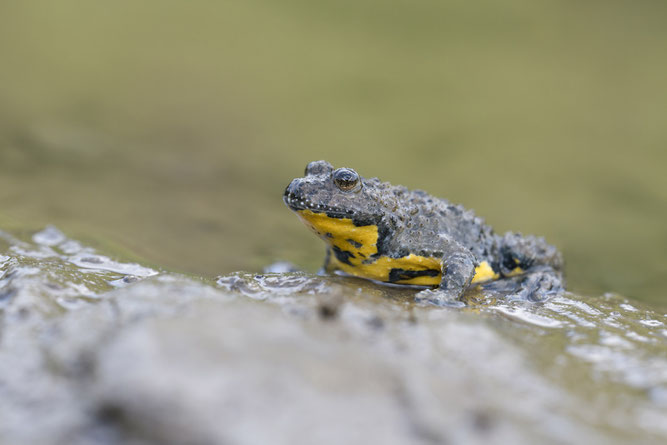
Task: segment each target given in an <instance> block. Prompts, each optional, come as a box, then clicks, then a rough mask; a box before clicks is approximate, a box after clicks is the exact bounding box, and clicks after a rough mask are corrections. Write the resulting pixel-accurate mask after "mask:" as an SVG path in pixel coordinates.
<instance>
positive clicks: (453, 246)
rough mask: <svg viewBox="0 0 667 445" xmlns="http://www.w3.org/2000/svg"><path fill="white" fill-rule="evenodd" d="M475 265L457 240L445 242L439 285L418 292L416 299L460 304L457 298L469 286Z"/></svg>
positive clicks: (469, 254) (441, 303) (475, 262)
mask: <svg viewBox="0 0 667 445" xmlns="http://www.w3.org/2000/svg"><path fill="white" fill-rule="evenodd" d="M476 266H477V260H476V259H475V256H474V255H473V254H472V252H470V250H468V249H466V248H465V247H463V246H462V245H460V244H459V243H457V242H454V241H449V242H447V243H446V244H445V248H444V252H443V258H442V279H441V280H440V287H438V288H436V289H426V290H423V291H421V292H419V293H418V294H417V295H416V298H415V299H416V301H421V302H428V303H433V304H437V305H441V306H442V305H451V304H455V305H458V304H460V302H459V301H458V299H459V297H460V296H461V295H463V293H464V292H465V291H466V289H467V288H468V286H470V282H471V281H472V279H473V277H474V276H475V267H476Z"/></svg>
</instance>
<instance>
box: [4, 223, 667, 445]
mask: <svg viewBox="0 0 667 445" xmlns="http://www.w3.org/2000/svg"><path fill="white" fill-rule="evenodd" d="M414 292H415V290H414V289H406V288H405V287H402V288H397V287H394V288H391V287H385V286H376V285H374V284H373V283H370V282H367V281H360V280H355V279H346V278H341V277H315V276H311V275H307V274H299V273H296V274H262V275H252V274H233V275H226V276H222V277H219V278H218V279H217V280H216V281H215V282H213V281H210V282H201V281H194V280H192V279H189V278H185V277H182V276H178V275H174V274H168V273H157V272H156V271H154V270H152V269H150V268H146V267H142V266H139V265H136V264H130V263H124V262H116V261H112V260H110V259H109V258H108V257H107V256H105V255H103V254H101V253H100V252H97V251H95V250H93V249H91V248H90V247H87V246H85V245H83V244H81V243H79V242H77V241H75V240H72V239H69V238H67V237H65V236H64V235H63V234H62V233H61V232H59V231H58V230H57V229H55V228H53V227H51V228H48V229H46V230H44V231H41V232H38V233H36V234H33V235H32V236H30V235H26V234H24V235H21V236H18V237H17V236H14V235H12V234H9V233H7V232H0V309H2V311H1V312H0V317H1V318H0V327H1V331H0V339H1V340H2V341H1V342H0V443H1V444H3V445H4V444H7V445H10V444H11V445H16V444H44V443H49V444H63V445H64V444H67V445H79V444H97V445H99V444H102V445H105V444H108V445H112V444H133V445H135V444H136V445H138V444H141V445H148V444H184V443H191V444H218V443H234V444H264V443H275V444H312V443H318V444H340V443H346V444H368V443H384V444H421V443H424V444H433V443H466V444H476V443H479V444H494V443H497V444H506V443H516V444H524V443H525V444H534V443H545V444H547V443H554V444H555V443H587V444H617V443H618V444H624V443H661V442H664V441H666V440H667V425H666V424H665V422H664V419H665V416H667V348H666V347H665V345H666V343H667V330H666V329H665V323H667V315H666V314H663V313H658V312H654V311H652V310H649V309H646V308H645V307H642V306H641V304H636V303H633V302H630V301H627V300H625V299H624V298H621V297H617V296H611V295H608V296H605V297H601V298H591V299H587V300H586V301H584V300H583V299H582V298H581V297H579V296H577V295H574V294H567V295H564V296H562V297H558V298H553V299H551V300H549V301H548V302H546V303H544V304H535V303H526V302H509V301H505V300H503V299H494V298H487V297H485V295H482V294H476V295H471V296H469V299H468V306H467V307H465V308H463V309H452V308H437V307H426V306H423V307H420V306H416V305H414V303H413V302H412V297H413V294H414Z"/></svg>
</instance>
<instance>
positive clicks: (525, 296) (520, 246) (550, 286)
mask: <svg viewBox="0 0 667 445" xmlns="http://www.w3.org/2000/svg"><path fill="white" fill-rule="evenodd" d="M562 269H563V258H562V256H561V254H560V252H558V250H557V249H556V248H555V247H554V246H551V245H549V244H547V243H546V241H544V239H543V238H538V237H534V236H521V235H519V234H516V233H511V232H508V233H506V234H505V235H504V236H503V237H502V238H501V239H500V272H501V274H502V275H503V276H512V275H516V274H517V273H521V274H522V275H521V277H520V278H519V277H517V278H519V279H520V281H519V289H518V290H517V291H516V295H517V296H518V297H519V298H520V299H522V300H531V301H542V300H544V299H546V298H548V297H549V296H551V295H555V294H558V293H559V292H562V291H563V290H565V281H564V279H563V273H562Z"/></svg>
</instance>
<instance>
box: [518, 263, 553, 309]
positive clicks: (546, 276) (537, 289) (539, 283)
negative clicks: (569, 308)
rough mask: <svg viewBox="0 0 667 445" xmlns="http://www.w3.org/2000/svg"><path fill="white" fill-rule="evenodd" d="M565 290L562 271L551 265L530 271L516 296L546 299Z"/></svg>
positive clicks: (534, 299) (519, 297)
mask: <svg viewBox="0 0 667 445" xmlns="http://www.w3.org/2000/svg"><path fill="white" fill-rule="evenodd" d="M564 290H565V283H564V282H563V278H562V275H561V273H560V272H557V271H555V270H554V269H552V268H550V267H544V268H540V269H537V270H532V271H528V273H527V274H526V276H525V278H524V279H523V280H522V281H521V284H520V288H519V290H518V291H517V292H516V294H515V297H514V298H517V299H519V300H526V301H544V300H546V299H548V298H550V297H552V296H554V295H557V294H558V293H560V292H563V291H564Z"/></svg>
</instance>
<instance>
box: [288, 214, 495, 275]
mask: <svg viewBox="0 0 667 445" xmlns="http://www.w3.org/2000/svg"><path fill="white" fill-rule="evenodd" d="M296 213H297V215H298V216H299V217H300V218H301V220H302V221H303V222H304V224H305V225H306V226H307V227H308V228H310V229H311V230H312V231H313V232H315V233H316V234H317V235H318V236H319V237H320V238H322V239H323V240H324V241H325V242H327V243H328V244H329V245H330V246H332V248H333V247H336V248H338V249H340V250H342V251H345V252H349V253H351V254H352V255H354V256H351V257H349V258H348V259H347V261H348V262H349V263H350V264H347V263H345V262H343V261H340V260H339V259H338V258H337V257H336V256H335V255H333V254H332V255H331V258H330V261H331V262H332V264H333V265H334V266H335V267H336V268H337V269H340V270H342V271H343V272H345V273H348V274H350V275H354V276H357V277H362V278H369V279H371V280H377V281H390V279H389V274H390V273H391V270H392V269H402V270H404V271H408V272H413V273H417V274H419V273H420V272H421V273H424V272H425V271H437V275H433V276H416V277H413V278H405V279H401V280H394V281H393V282H394V283H399V284H416V285H421V286H438V285H439V284H440V280H441V276H442V274H441V272H440V271H441V270H442V261H441V259H440V258H432V257H423V256H419V255H415V254H410V255H408V256H405V257H401V258H391V257H387V256H381V257H376V258H371V256H372V255H374V254H377V252H378V250H377V240H378V228H377V226H375V225H368V226H355V225H354V222H353V221H352V220H351V219H350V218H331V217H329V216H327V215H326V214H325V213H315V212H312V211H310V210H299V211H297V212H296ZM498 277H499V275H498V274H497V273H495V272H494V271H493V269H492V268H491V265H490V264H489V263H488V262H487V261H482V263H481V264H480V265H479V266H477V268H476V269H475V276H474V277H473V280H472V282H473V283H481V282H484V281H489V280H494V279H497V278H498Z"/></svg>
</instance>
